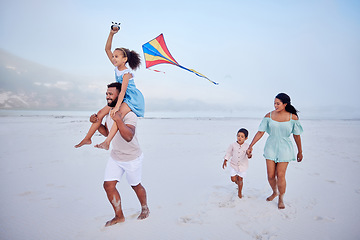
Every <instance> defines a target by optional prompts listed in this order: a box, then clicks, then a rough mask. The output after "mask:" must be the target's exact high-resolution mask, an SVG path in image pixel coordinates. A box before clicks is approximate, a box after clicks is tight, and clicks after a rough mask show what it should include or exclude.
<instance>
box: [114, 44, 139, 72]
mask: <svg viewBox="0 0 360 240" xmlns="http://www.w3.org/2000/svg"><path fill="white" fill-rule="evenodd" d="M115 50H118V51H121V52H122V53H123V55H124V57H127V63H129V66H130V68H131V69H132V70H136V69H137V68H139V67H140V64H141V59H140V55H139V54H138V53H137V52H135V51H134V50H132V51H130V50H129V49H127V48H116V49H115Z"/></svg>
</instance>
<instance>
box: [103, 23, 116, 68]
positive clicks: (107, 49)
mask: <svg viewBox="0 0 360 240" xmlns="http://www.w3.org/2000/svg"><path fill="white" fill-rule="evenodd" d="M118 31H119V29H117V30H112V29H111V30H110V33H109V37H108V39H107V41H106V44H105V52H106V55H107V56H108V58H109V60H110V62H111V63H112V58H113V53H112V51H111V44H112V40H113V37H114V34H115V33H117V32H118Z"/></svg>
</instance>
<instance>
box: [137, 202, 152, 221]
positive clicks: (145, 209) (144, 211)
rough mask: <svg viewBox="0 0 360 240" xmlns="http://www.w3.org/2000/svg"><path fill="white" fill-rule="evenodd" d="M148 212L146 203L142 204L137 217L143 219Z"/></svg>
mask: <svg viewBox="0 0 360 240" xmlns="http://www.w3.org/2000/svg"><path fill="white" fill-rule="evenodd" d="M149 214H150V210H149V208H148V206H146V205H145V206H142V207H141V213H140V215H139V217H138V219H139V220H143V219H145V218H147V217H148V216H149Z"/></svg>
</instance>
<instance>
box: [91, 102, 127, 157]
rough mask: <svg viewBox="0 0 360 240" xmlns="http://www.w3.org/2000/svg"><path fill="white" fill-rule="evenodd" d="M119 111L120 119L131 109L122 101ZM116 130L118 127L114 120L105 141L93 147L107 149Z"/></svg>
mask: <svg viewBox="0 0 360 240" xmlns="http://www.w3.org/2000/svg"><path fill="white" fill-rule="evenodd" d="M119 111H120V114H121V117H122V119H124V116H125V115H126V114H128V113H129V112H130V111H131V109H130V108H129V106H128V105H127V104H126V103H122V104H121V105H120V109H119ZM117 131H118V127H117V125H116V122H114V124H113V126H112V127H111V129H110V131H109V134H108V136H107V138H106V139H105V141H104V142H102V143H100V144H96V145H95V147H97V148H102V149H105V150H109V148H110V143H111V141H112V139H113V138H114V137H115V134H116V132H117Z"/></svg>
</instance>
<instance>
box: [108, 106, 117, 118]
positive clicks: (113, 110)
mask: <svg viewBox="0 0 360 240" xmlns="http://www.w3.org/2000/svg"><path fill="white" fill-rule="evenodd" d="M118 111H119V109H118V108H113V109H111V110H110V117H111V118H113V117H114V115H115V113H116V112H118Z"/></svg>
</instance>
